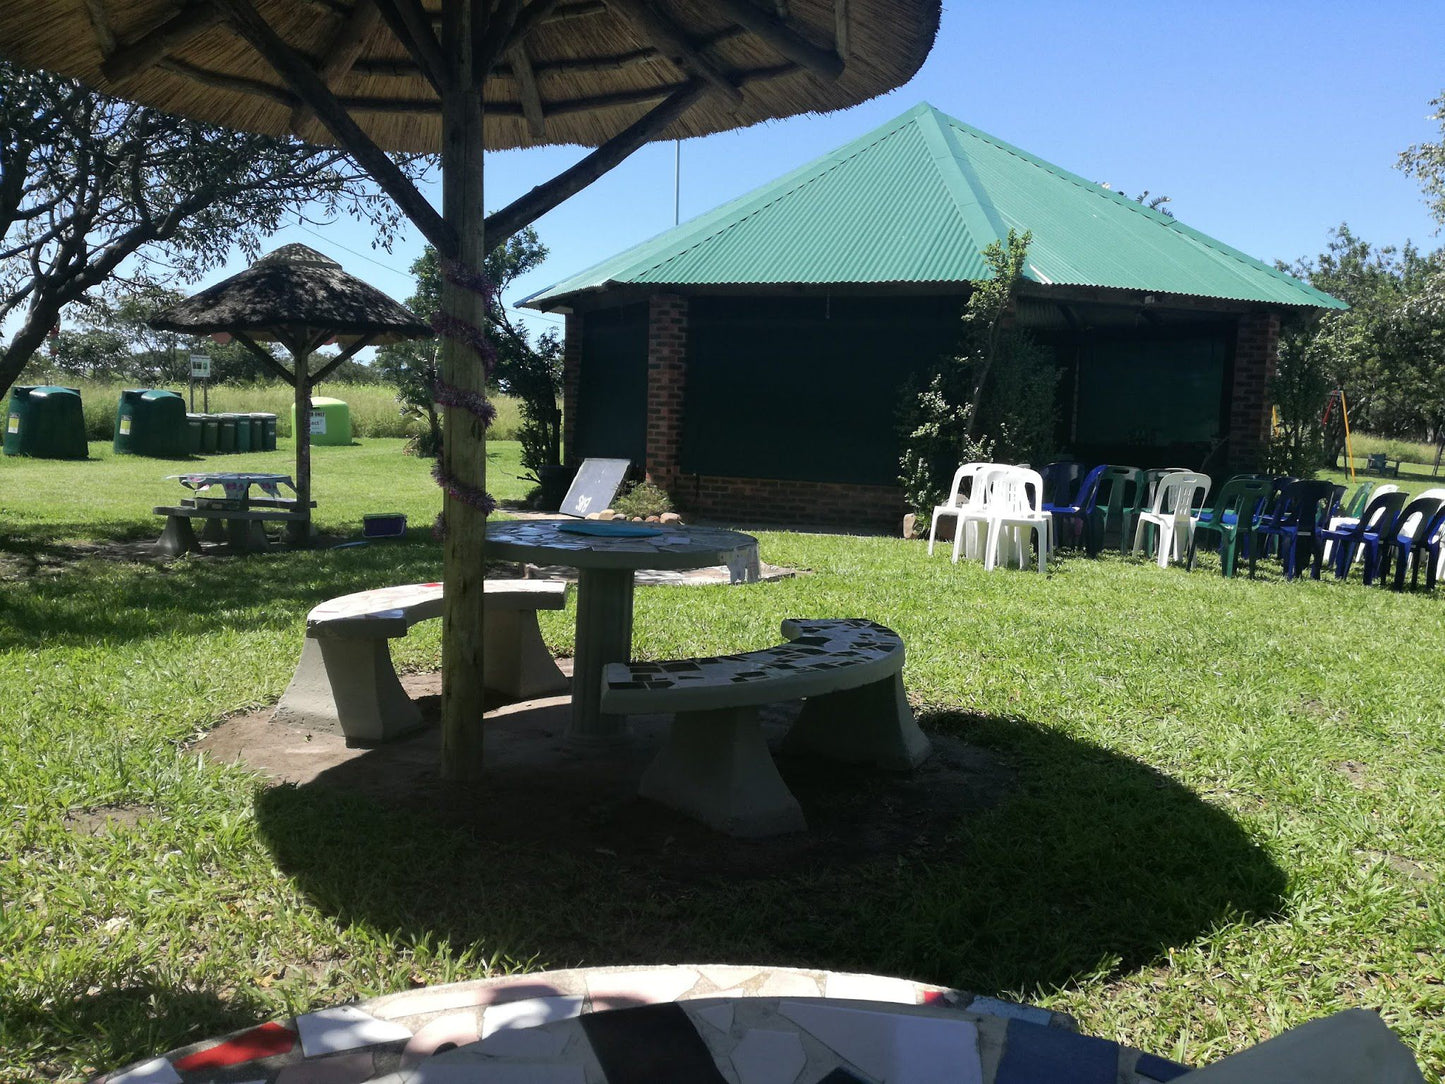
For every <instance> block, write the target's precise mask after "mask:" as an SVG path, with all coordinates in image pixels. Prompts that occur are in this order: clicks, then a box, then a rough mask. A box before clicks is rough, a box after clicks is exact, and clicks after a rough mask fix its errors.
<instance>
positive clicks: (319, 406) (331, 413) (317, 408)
mask: <svg viewBox="0 0 1445 1084" xmlns="http://www.w3.org/2000/svg"><path fill="white" fill-rule="evenodd" d="M291 431H292V432H293V433H295V432H299V430H297V429H296V404H295V403H292V404H291ZM311 443H312V444H350V443H351V408H350V407H348V406H347V405H346V404H345V403H344V402H342V401H341V400H340V399H328V398H326V397H325V396H313V397H312V399H311Z"/></svg>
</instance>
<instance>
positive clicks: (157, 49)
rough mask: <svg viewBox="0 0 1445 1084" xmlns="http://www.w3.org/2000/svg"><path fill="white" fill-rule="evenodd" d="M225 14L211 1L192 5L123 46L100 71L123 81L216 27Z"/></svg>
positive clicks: (120, 81) (112, 79)
mask: <svg viewBox="0 0 1445 1084" xmlns="http://www.w3.org/2000/svg"><path fill="white" fill-rule="evenodd" d="M224 18H225V14H224V13H223V12H222V11H221V10H220V9H219V8H215V7H212V6H211V5H210V4H190V5H188V6H186V7H183V8H181V10H180V11H178V12H176V13H175V14H174V15H171V16H170V17H169V18H167V19H165V20H163V21H162V22H160V23H158V24H157V25H156V26H154V27H152V28H151V29H150V30H148V31H146V32H145V33H144V34H142V35H141V36H140V37H138V38H136V39H135V40H134V41H132V42H130V43H128V44H126V45H122V46H120V48H118V49H116V51H115V52H114V53H112V54H111V55H110V57H109V58H108V59H107V60H106V61H105V62H104V63H103V64H101V66H100V73H101V74H102V75H104V76H105V77H106V78H107V79H109V80H110V81H111V82H113V83H122V82H124V81H125V80H127V79H129V78H130V77H131V76H133V75H137V74H139V73H140V72H142V71H144V70H145V69H146V68H149V67H150V66H151V65H152V64H154V63H155V62H156V61H157V60H160V59H161V57H163V56H165V55H166V54H167V53H169V52H170V51H171V50H172V49H174V48H176V47H177V46H179V45H184V44H185V43H186V42H188V41H190V40H191V39H192V38H194V37H195V36H196V35H197V34H202V33H204V32H205V31H207V30H209V29H211V27H213V26H216V25H217V24H218V23H220V22H221V21H222V20H224Z"/></svg>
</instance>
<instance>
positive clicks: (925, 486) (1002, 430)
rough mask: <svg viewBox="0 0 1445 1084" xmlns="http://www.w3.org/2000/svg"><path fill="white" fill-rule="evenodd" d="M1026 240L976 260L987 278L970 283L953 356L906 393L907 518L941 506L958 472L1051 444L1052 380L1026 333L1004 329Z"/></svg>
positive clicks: (1044, 357)
mask: <svg viewBox="0 0 1445 1084" xmlns="http://www.w3.org/2000/svg"><path fill="white" fill-rule="evenodd" d="M1032 239H1033V238H1032V235H1031V234H1029V233H1027V232H1026V233H1024V234H1023V235H1022V236H1019V235H1018V234H1017V233H1015V232H1014V231H1013V230H1010V231H1009V235H1008V239H1007V240H1006V241H1005V242H998V241H995V242H993V243H992V244H990V245H989V246H988V247H987V248H986V249H984V251H983V258H984V261H985V262H986V263H987V264H988V267H989V270H990V271H991V272H992V273H991V274H990V275H989V277H988V278H986V279H982V280H980V281H978V282H974V283H971V284H970V286H971V292H970V294H969V297H968V302H967V304H966V305H965V306H964V312H963V320H962V342H961V345H960V348H959V352H958V355H957V356H956V357H954V358H952V359H949V360H947V361H944V362H943V363H942V364H940V365H936V366H934V367H932V368H931V369H929V370H927V371H926V372H925V373H924V374H923V380H924V384H923V387H922V388H921V390H920V388H919V387H918V386H917V385H916V384H914V385H910V386H908V387H906V388H905V389H904V394H903V405H902V409H901V410H900V418H899V421H900V429H901V436H902V443H903V454H902V457H901V459H900V461H899V482H900V484H901V485H902V486H903V490H904V494H905V497H906V499H907V501H908V504H909V507H910V508H912V509H913V511H914V513H915V515H917V516H919V517H921V518H922V517H927V515H928V514H929V510H930V509H931V508H932V507H933V506H934V505H936V504H939V503H941V501H942V499H943V498H944V497H946V496H947V493H948V485H949V480H950V478H951V476H952V473H953V470H954V468H955V467H956V466H957V465H958V464H959V463H960V462H964V463H966V462H969V461H973V460H980V459H989V458H994V457H997V458H999V459H1000V460H1030V461H1033V460H1036V459H1038V458H1040V457H1042V456H1044V455H1045V454H1047V452H1048V451H1049V450H1050V446H1051V444H1052V442H1053V436H1054V422H1055V418H1054V389H1055V385H1056V384H1057V382H1058V373H1057V372H1056V370H1055V367H1054V364H1053V360H1052V358H1051V357H1050V356H1049V354H1048V352H1047V351H1045V350H1044V349H1042V348H1041V347H1040V346H1039V345H1038V344H1037V343H1036V342H1035V341H1034V339H1033V337H1032V336H1031V335H1029V334H1028V333H1027V332H1024V331H1020V330H1018V329H1016V328H1011V327H1009V326H1008V317H1009V314H1010V312H1011V311H1012V308H1013V300H1014V295H1015V293H1016V291H1017V289H1018V284H1019V283H1020V282H1021V281H1022V279H1023V270H1024V266H1025V262H1026V260H1027V256H1028V246H1029V243H1030V241H1031V240H1032Z"/></svg>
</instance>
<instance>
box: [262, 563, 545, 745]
mask: <svg viewBox="0 0 1445 1084" xmlns="http://www.w3.org/2000/svg"><path fill="white" fill-rule="evenodd" d="M483 582H484V604H483V608H482V609H483V615H484V616H483V624H482V642H483V645H484V647H483V652H484V653H483V657H482V681H483V684H484V685H486V686H487V688H489V689H496V690H497V691H499V692H502V693H506V694H507V695H508V696H511V697H513V698H516V699H528V698H531V697H536V696H546V695H550V694H553V693H562V692H566V691H567V688H568V681H567V677H566V675H564V674H563V673H562V671H561V670H559V669H558V668H557V663H556V661H555V660H554V659H553V658H552V655H551V653H550V652H549V651H548V650H547V645H546V644H545V643H543V641H542V633H541V630H540V629H538V627H537V611H538V610H560V609H562V608H563V607H564V606H566V604H567V584H565V583H560V582H557V581H553V580H485V581H483ZM441 615H442V585H441V584H439V583H414V584H407V585H405V586H402V587H382V588H378V589H376V590H372V591H358V592H356V593H355V594H350V595H342V596H340V597H339V598H333V599H330V600H328V601H326V602H323V603H322V604H321V605H319V606H317V607H315V608H314V609H312V611H311V612H310V613H309V614H308V615H307V617H306V640H305V642H304V644H303V646H302V648H301V659H300V661H299V662H298V663H297V664H296V672H295V674H294V675H293V676H292V678H291V684H290V685H288V686H287V687H286V692H285V693H284V694H283V695H282V697H281V700H280V702H279V703H278V704H277V705H276V719H277V720H278V721H280V722H283V723H287V724H289V725H292V726H306V727H312V728H315V729H320V730H330V731H340V732H341V733H342V734H344V735H345V736H346V740H347V744H370V743H372V742H380V741H387V740H389V739H391V738H394V737H398V736H400V735H402V734H405V733H407V732H408V731H411V730H415V729H416V728H417V727H419V726H420V725H421V722H422V718H421V712H420V711H419V710H418V709H417V706H416V705H415V704H414V703H412V700H411V698H410V697H409V696H407V695H406V691H405V690H404V689H403V688H402V687H401V682H400V681H398V680H397V677H396V670H395V668H394V667H393V666H392V662H391V649H390V646H389V644H388V641H389V640H395V639H399V638H400V637H403V636H405V635H406V634H407V633H408V632H409V631H410V630H411V627H412V626H413V625H415V624H416V623H417V622H418V621H428V620H431V619H432V618H436V617H440V616H441Z"/></svg>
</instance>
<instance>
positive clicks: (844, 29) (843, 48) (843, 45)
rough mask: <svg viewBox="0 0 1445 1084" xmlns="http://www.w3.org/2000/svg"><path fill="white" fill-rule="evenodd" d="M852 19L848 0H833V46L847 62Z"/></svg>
mask: <svg viewBox="0 0 1445 1084" xmlns="http://www.w3.org/2000/svg"><path fill="white" fill-rule="evenodd" d="M779 14H781V13H779ZM851 21H852V19H851V16H850V15H849V13H848V0H833V48H834V49H835V50H836V51H837V53H838V56H839V58H840V59H841V60H842V61H843V62H844V63H845V64H846V63H847V61H848V49H849V45H848V24H849V23H850V22H851Z"/></svg>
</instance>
